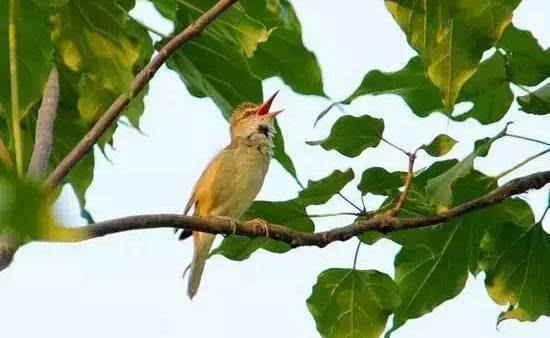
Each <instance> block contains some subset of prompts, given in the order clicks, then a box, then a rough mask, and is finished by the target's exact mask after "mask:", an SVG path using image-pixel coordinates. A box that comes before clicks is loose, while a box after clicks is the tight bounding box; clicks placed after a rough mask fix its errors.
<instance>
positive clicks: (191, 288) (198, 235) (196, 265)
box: [187, 231, 216, 299]
mask: <svg viewBox="0 0 550 338" xmlns="http://www.w3.org/2000/svg"><path fill="white" fill-rule="evenodd" d="M215 237H216V235H213V234H209V233H204V232H195V231H194V232H193V240H194V245H195V252H194V254H193V261H192V262H191V270H190V271H191V272H190V274H189V281H188V286H187V295H188V296H189V298H191V299H193V297H194V296H195V294H196V293H197V290H198V289H199V285H200V283H201V277H202V273H203V271H204V265H205V264H206V260H207V259H208V255H209V253H210V248H211V247H212V244H213V243H214V239H215Z"/></svg>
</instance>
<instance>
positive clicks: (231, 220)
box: [216, 216, 237, 236]
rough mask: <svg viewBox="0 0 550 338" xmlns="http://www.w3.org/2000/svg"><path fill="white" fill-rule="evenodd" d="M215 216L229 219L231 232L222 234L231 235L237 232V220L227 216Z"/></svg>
mask: <svg viewBox="0 0 550 338" xmlns="http://www.w3.org/2000/svg"><path fill="white" fill-rule="evenodd" d="M216 218H219V219H223V220H224V221H229V223H230V224H231V234H229V235H228V234H224V236H233V235H234V234H236V233H237V222H236V221H235V219H233V218H231V217H227V216H216Z"/></svg>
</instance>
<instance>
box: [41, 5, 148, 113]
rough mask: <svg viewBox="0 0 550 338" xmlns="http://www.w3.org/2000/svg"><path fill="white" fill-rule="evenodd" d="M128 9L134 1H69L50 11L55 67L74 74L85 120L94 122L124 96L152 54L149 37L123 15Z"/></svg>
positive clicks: (73, 79)
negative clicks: (55, 57)
mask: <svg viewBox="0 0 550 338" xmlns="http://www.w3.org/2000/svg"><path fill="white" fill-rule="evenodd" d="M133 7H134V1H133V0H124V1H115V0H104V1H101V2H99V3H98V2H94V1H89V2H82V1H78V0H68V1H66V2H65V4H64V5H63V6H61V7H58V8H56V10H55V11H54V14H53V16H52V22H53V28H52V38H53V40H54V42H55V47H56V51H57V53H58V55H59V60H58V63H61V65H62V67H63V68H66V69H68V70H70V71H71V72H73V73H75V76H74V77H73V78H72V79H71V82H72V83H71V85H72V86H74V87H75V88H76V91H77V93H78V102H77V108H78V111H79V112H80V115H81V117H82V119H84V120H85V121H87V122H94V121H96V120H97V119H98V118H99V116H100V115H101V114H102V113H103V112H104V111H105V110H106V109H107V108H108V107H109V106H110V105H111V103H112V102H113V101H114V99H115V98H116V97H117V96H118V95H120V94H127V93H129V91H130V84H131V82H132V81H133V79H134V76H135V74H136V72H137V71H138V70H139V68H141V67H142V66H143V65H144V64H145V63H146V62H147V61H148V60H149V59H150V57H151V55H152V45H151V39H150V38H149V35H148V34H147V32H146V31H145V30H144V29H143V28H141V27H140V26H139V25H138V24H137V23H135V22H134V21H133V20H132V19H130V18H129V17H128V15H127V12H128V11H130V10H131V9H132V8H133ZM105 13H109V15H105ZM65 79H67V78H65Z"/></svg>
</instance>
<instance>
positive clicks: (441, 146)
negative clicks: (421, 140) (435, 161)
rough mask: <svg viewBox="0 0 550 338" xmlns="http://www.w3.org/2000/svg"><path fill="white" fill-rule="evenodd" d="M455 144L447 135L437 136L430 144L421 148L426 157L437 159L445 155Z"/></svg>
mask: <svg viewBox="0 0 550 338" xmlns="http://www.w3.org/2000/svg"><path fill="white" fill-rule="evenodd" d="M455 144H456V140H455V139H453V138H452V137H450V136H449V135H445V134H439V135H437V136H436V137H435V138H434V139H433V140H432V142H430V144H425V145H423V146H422V149H424V150H425V151H426V152H427V153H428V155H430V156H434V157H439V156H443V155H445V154H447V153H448V152H449V151H451V149H453V147H454V146H455Z"/></svg>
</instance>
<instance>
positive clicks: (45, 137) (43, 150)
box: [27, 67, 59, 180]
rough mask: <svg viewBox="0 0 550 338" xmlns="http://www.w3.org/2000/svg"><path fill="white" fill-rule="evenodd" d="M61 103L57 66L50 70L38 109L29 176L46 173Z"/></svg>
mask: <svg viewBox="0 0 550 338" xmlns="http://www.w3.org/2000/svg"><path fill="white" fill-rule="evenodd" d="M58 103H59V74H58V73H57V69H55V67H53V68H52V70H51V71H50V75H49V77H48V81H47V82H46V87H45V88H44V94H43V96H42V103H41V104H40V109H38V120H37V121H36V133H35V141H34V149H33V151H32V155H31V162H30V164H29V169H28V171H27V178H30V179H33V180H39V179H41V178H43V177H44V176H45V174H46V170H47V168H48V161H49V160H50V153H51V150H52V143H53V127H54V121H55V116H56V114H57V106H58Z"/></svg>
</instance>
